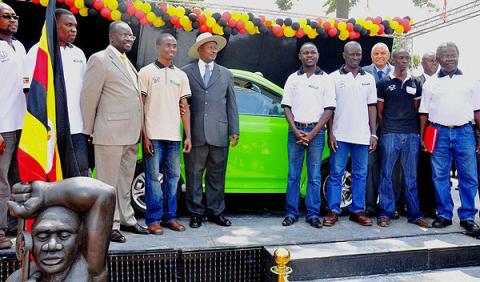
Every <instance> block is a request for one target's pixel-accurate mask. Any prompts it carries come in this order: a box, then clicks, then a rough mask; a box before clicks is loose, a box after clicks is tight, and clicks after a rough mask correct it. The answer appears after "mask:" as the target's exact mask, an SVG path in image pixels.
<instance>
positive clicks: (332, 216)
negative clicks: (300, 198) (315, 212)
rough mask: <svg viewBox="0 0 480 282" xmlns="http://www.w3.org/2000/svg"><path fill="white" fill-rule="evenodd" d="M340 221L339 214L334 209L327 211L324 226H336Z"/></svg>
mask: <svg viewBox="0 0 480 282" xmlns="http://www.w3.org/2000/svg"><path fill="white" fill-rule="evenodd" d="M337 221H338V214H337V213H335V212H332V211H329V212H328V213H327V216H325V217H324V218H323V226H329V227H330V226H334V225H335V223H337Z"/></svg>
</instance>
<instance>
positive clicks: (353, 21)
mask: <svg viewBox="0 0 480 282" xmlns="http://www.w3.org/2000/svg"><path fill="white" fill-rule="evenodd" d="M347 22H349V23H351V24H355V19H354V18H349V19H348V21H347Z"/></svg>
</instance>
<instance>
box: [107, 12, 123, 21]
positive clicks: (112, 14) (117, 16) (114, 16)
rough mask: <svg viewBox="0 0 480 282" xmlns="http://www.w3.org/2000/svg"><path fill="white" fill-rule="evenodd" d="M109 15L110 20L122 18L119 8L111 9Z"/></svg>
mask: <svg viewBox="0 0 480 282" xmlns="http://www.w3.org/2000/svg"><path fill="white" fill-rule="evenodd" d="M110 16H111V17H112V20H114V21H118V20H120V19H121V18H122V13H120V11H119V10H113V11H112V13H111V14H110Z"/></svg>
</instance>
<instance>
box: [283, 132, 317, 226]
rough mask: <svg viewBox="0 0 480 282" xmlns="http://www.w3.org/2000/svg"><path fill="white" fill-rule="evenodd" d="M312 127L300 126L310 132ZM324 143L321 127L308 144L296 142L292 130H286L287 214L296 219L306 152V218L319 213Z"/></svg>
mask: <svg viewBox="0 0 480 282" xmlns="http://www.w3.org/2000/svg"><path fill="white" fill-rule="evenodd" d="M312 129H313V126H312V127H307V128H302V129H301V130H302V131H305V132H310V131H312ZM324 143H325V131H324V130H323V129H322V130H320V132H319V133H318V134H317V136H315V137H314V138H313V139H312V141H311V142H310V143H309V145H308V146H304V145H299V144H297V138H295V135H294V134H293V132H292V131H288V184H287V194H286V211H287V216H289V217H292V218H294V219H295V220H297V219H298V216H299V214H300V212H299V210H298V205H299V202H300V176H301V174H302V167H303V159H304V157H305V153H306V154H307V175H308V182H307V195H306V196H305V206H306V208H307V220H309V219H311V218H314V217H318V215H319V213H320V204H321V198H320V187H321V183H322V174H321V168H322V153H323V146H324Z"/></svg>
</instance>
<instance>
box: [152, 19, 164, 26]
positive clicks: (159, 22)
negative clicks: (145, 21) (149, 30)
mask: <svg viewBox="0 0 480 282" xmlns="http://www.w3.org/2000/svg"><path fill="white" fill-rule="evenodd" d="M164 25H165V22H164V21H163V19H162V18H161V17H157V18H156V19H155V20H154V21H153V26H154V27H161V26H164Z"/></svg>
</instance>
